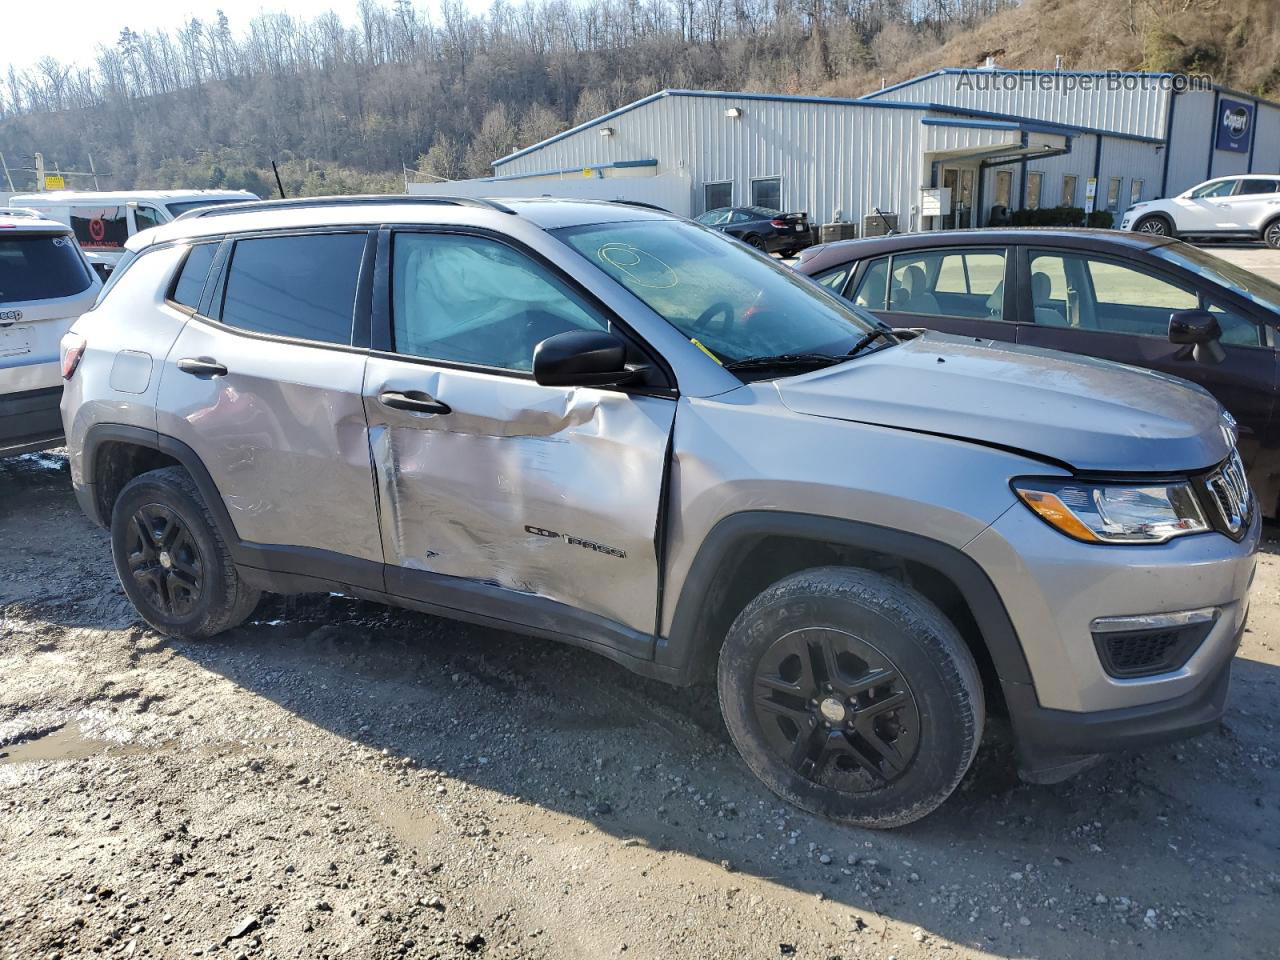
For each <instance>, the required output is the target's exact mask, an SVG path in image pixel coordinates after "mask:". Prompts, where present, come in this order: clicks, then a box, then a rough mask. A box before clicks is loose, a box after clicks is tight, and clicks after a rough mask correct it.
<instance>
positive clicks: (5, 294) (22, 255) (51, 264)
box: [0, 233, 93, 303]
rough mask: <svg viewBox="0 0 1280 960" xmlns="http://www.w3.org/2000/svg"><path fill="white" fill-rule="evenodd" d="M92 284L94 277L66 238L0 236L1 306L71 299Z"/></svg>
mask: <svg viewBox="0 0 1280 960" xmlns="http://www.w3.org/2000/svg"><path fill="white" fill-rule="evenodd" d="M92 283H93V275H92V274H91V273H90V272H89V268H88V267H87V266H85V263H84V259H83V257H82V256H81V254H80V251H79V250H77V249H76V242H75V239H74V238H72V237H71V236H70V235H69V234H65V233H38V234H25V235H23V234H8V235H6V236H0V303H21V302H23V301H27V300H51V299H56V298H58V297H71V296H75V295H76V294H77V293H83V292H84V291H85V290H87V289H89V287H90V285H92Z"/></svg>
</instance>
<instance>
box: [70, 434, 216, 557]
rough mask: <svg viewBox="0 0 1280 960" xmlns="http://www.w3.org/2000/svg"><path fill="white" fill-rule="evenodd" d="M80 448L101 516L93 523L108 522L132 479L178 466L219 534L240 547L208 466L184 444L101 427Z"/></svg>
mask: <svg viewBox="0 0 1280 960" xmlns="http://www.w3.org/2000/svg"><path fill="white" fill-rule="evenodd" d="M81 449H82V457H83V470H82V475H83V476H84V479H85V480H86V481H87V482H89V483H92V484H93V504H94V509H95V511H96V512H97V516H96V517H94V519H95V520H96V521H97V522H98V523H99V525H101V526H104V527H105V526H107V525H109V524H110V522H111V510H112V507H113V506H114V504H115V501H116V498H118V497H119V495H120V492H121V491H122V490H123V489H124V487H125V486H126V485H127V484H128V483H129V481H130V480H132V479H133V478H134V477H137V476H140V475H141V474H143V473H147V472H149V471H151V470H159V469H162V468H164V467H172V466H179V467H182V468H183V469H184V470H186V471H187V473H188V474H190V476H191V479H192V481H193V482H194V483H195V485H196V487H197V488H198V489H199V491H200V495H201V496H202V497H203V498H204V500H205V503H206V504H207V506H208V509H209V512H210V513H211V514H212V516H213V518H214V521H215V523H216V524H217V526H218V533H219V535H220V536H221V537H222V538H223V539H224V540H225V541H226V543H227V544H228V546H229V547H230V548H231V550H232V551H233V552H235V550H236V546H237V545H238V543H239V537H238V536H237V535H236V531H235V524H234V523H232V521H231V517H230V515H229V514H228V513H227V509H226V506H225V504H224V503H223V502H222V497H221V496H220V495H219V493H218V488H217V486H216V485H215V484H214V482H213V478H212V477H211V476H210V475H209V471H208V469H207V468H206V467H205V465H204V462H203V461H202V460H201V459H200V457H199V455H198V454H197V453H196V452H195V451H194V450H192V449H191V448H190V447H189V446H187V445H186V444H185V443H182V442H181V441H180V440H175V439H173V438H172V437H169V436H166V435H164V434H162V433H158V432H157V431H155V430H148V429H146V428H145V427H136V426H130V425H128V424H114V423H100V424H95V425H94V426H92V427H90V428H89V430H88V431H87V432H86V434H85V438H84V441H83V444H82V448H81Z"/></svg>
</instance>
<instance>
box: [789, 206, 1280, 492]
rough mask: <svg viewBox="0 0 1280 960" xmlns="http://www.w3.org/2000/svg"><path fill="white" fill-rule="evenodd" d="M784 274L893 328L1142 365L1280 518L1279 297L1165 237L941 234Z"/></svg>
mask: <svg viewBox="0 0 1280 960" xmlns="http://www.w3.org/2000/svg"><path fill="white" fill-rule="evenodd" d="M795 269H796V270H797V271H799V272H800V273H803V274H806V275H807V276H809V277H812V278H813V279H814V280H816V281H817V282H818V283H821V284H822V285H823V286H826V287H828V288H830V289H831V290H832V291H834V292H836V293H839V294H840V295H842V296H844V297H846V298H848V299H849V300H852V301H853V302H854V303H855V304H857V305H858V306H861V307H864V308H865V309H867V310H870V311H871V312H872V313H874V314H876V315H877V316H878V317H880V318H881V319H882V320H884V321H885V322H886V323H888V324H890V325H892V326H895V327H927V328H929V329H933V330H941V331H944V332H946V333H955V334H960V335H963V336H970V337H978V338H982V339H989V340H1003V341H1006V342H1013V343H1020V344H1027V345H1029V346H1035V347H1050V348H1052V349H1054V350H1065V351H1068V352H1070V353H1083V354H1086V355H1088V356H1091V357H1101V358H1103V359H1106V360H1118V361H1120V362H1121V363H1129V364H1133V365H1134V366H1139V367H1148V368H1150V369H1152V370H1159V371H1162V372H1164V373H1169V374H1173V375H1175V376H1178V377H1182V378H1184V379H1187V380H1191V381H1193V382H1195V383H1198V384H1200V385H1201V386H1203V387H1204V388H1205V389H1207V390H1208V391H1209V392H1210V393H1212V394H1213V395H1214V396H1215V397H1217V398H1218V400H1219V401H1220V402H1221V403H1222V405H1223V406H1224V407H1226V408H1227V410H1228V411H1230V413H1231V414H1232V415H1233V416H1234V417H1235V418H1236V421H1237V422H1238V424H1239V428H1240V452H1241V454H1242V455H1243V456H1244V458H1245V462H1246V464H1247V466H1248V467H1249V479H1250V481H1251V482H1252V484H1253V486H1254V489H1255V490H1256V491H1257V493H1258V496H1259V497H1260V498H1261V501H1262V504H1263V507H1264V512H1265V513H1266V515H1267V516H1270V517H1275V516H1276V515H1277V508H1278V507H1280V417H1277V415H1276V414H1277V410H1276V392H1277V359H1276V343H1277V339H1276V326H1277V324H1280V286H1278V285H1276V284H1274V283H1272V282H1271V281H1269V280H1266V279H1264V278H1262V277H1260V276H1258V275H1257V274H1255V273H1252V272H1250V271H1248V270H1245V269H1244V268H1242V267H1237V266H1235V265H1234V264H1230V263H1227V262H1226V261H1225V260H1220V259H1219V258H1217V257H1214V256H1212V255H1210V254H1208V253H1205V252H1204V251H1203V250H1200V249H1198V248H1196V247H1193V246H1191V245H1189V244H1186V243H1182V242H1180V241H1177V240H1173V239H1170V238H1168V237H1157V236H1151V235H1148V234H1141V233H1121V232H1119V231H1114V230H1065V229H1063V230H1044V229H1022V230H990V229H989V230H948V231H937V232H928V233H909V234H897V235H894V236H888V237H877V238H871V239H866V240H847V241H842V242H840V243H831V244H826V245H825V246H820V247H811V248H809V249H808V250H806V251H804V253H802V254H801V255H800V260H799V262H798V263H797V264H796V265H795Z"/></svg>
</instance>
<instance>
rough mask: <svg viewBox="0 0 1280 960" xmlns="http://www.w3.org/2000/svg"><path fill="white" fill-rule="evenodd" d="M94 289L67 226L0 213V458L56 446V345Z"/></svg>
mask: <svg viewBox="0 0 1280 960" xmlns="http://www.w3.org/2000/svg"><path fill="white" fill-rule="evenodd" d="M101 287H102V284H101V283H100V282H99V280H98V277H97V275H96V274H95V273H94V272H93V270H91V269H90V268H89V264H88V262H87V261H86V260H85V257H84V254H83V253H81V252H80V247H79V246H78V245H77V244H76V238H75V237H74V236H73V235H72V233H71V229H70V228H69V227H68V226H66V225H65V224H62V223H58V222H57V221H55V220H48V219H46V218H44V217H41V216H39V215H37V214H35V213H33V212H32V211H30V210H14V211H12V212H10V211H6V210H3V209H0V456H9V455H11V454H17V453H26V452H29V451H31V450H40V449H43V448H45V447H55V446H57V445H58V444H59V443H61V442H62V420H61V418H60V416H59V414H58V403H59V401H60V400H61V399H62V377H61V369H60V367H59V365H58V343H59V341H60V340H61V339H62V335H63V334H64V333H66V332H67V330H68V329H70V327H71V324H72V322H74V321H75V319H76V317H78V316H80V314H82V313H85V312H87V311H89V310H90V309H92V307H93V303H94V300H96V299H97V297H98V291H99V290H100V289H101Z"/></svg>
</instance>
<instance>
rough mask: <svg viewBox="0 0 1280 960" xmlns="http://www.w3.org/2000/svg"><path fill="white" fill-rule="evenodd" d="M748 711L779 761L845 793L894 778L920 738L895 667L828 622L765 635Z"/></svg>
mask: <svg viewBox="0 0 1280 960" xmlns="http://www.w3.org/2000/svg"><path fill="white" fill-rule="evenodd" d="M755 710H756V718H757V720H758V722H759V724H760V728H761V730H762V731H763V733H764V735H765V739H766V740H767V741H768V743H769V746H770V747H771V748H772V750H773V751H774V753H775V754H776V755H777V756H778V758H779V759H780V760H782V762H784V763H785V764H786V765H787V766H788V767H790V768H791V769H792V770H793V771H795V772H796V773H797V774H799V775H800V776H802V777H804V778H805V779H806V780H810V781H812V782H814V783H820V784H824V785H827V786H831V787H834V788H836V789H839V790H841V791H843V792H846V793H848V792H852V793H860V792H864V791H866V790H874V789H877V788H879V787H881V786H883V785H884V784H886V783H889V782H891V781H893V780H895V779H897V778H898V777H899V776H901V775H902V774H903V773H905V772H906V770H907V768H908V766H909V765H910V764H911V762H912V761H913V760H914V759H915V755H916V747H917V746H918V745H919V742H920V713H919V708H918V706H917V704H916V700H915V696H914V695H913V694H912V692H911V688H910V687H909V686H908V685H907V683H906V680H905V679H904V678H903V676H902V673H901V671H899V670H898V668H897V667H896V666H895V665H894V664H893V662H892V661H891V660H889V658H888V657H886V656H885V655H884V654H882V653H881V652H880V651H879V650H877V649H876V648H875V647H873V646H872V645H871V644H869V643H867V642H866V641H865V640H863V639H861V638H859V637H856V636H854V635H853V634H851V633H846V632H844V631H842V630H836V629H833V628H830V627H813V628H807V629H801V630H795V631H793V632H791V633H788V634H786V635H785V636H782V637H779V638H778V639H777V640H775V641H774V642H773V644H772V645H771V646H770V647H769V648H768V649H767V650H766V651H765V653H764V656H763V657H761V659H760V662H759V665H758V666H757V668H756V676H755Z"/></svg>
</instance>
